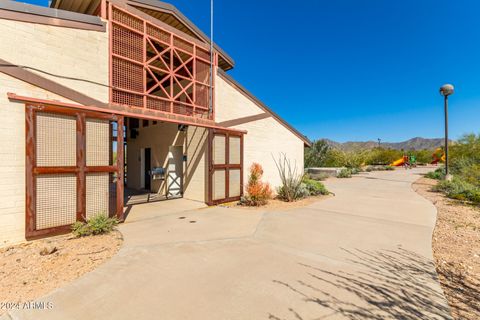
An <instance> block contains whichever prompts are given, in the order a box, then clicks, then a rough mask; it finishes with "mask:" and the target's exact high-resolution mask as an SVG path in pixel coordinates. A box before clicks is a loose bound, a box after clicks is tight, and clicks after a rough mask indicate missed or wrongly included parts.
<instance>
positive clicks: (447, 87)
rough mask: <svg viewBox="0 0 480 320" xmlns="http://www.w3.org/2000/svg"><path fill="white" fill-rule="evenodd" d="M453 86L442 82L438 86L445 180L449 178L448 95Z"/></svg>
mask: <svg viewBox="0 0 480 320" xmlns="http://www.w3.org/2000/svg"><path fill="white" fill-rule="evenodd" d="M453 91H454V88H453V86H452V85H451V84H444V85H443V86H441V87H440V94H441V95H442V96H443V97H444V108H445V180H451V179H452V177H451V176H450V174H449V173H448V96H449V95H451V94H453Z"/></svg>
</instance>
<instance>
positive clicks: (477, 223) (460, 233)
mask: <svg viewBox="0 0 480 320" xmlns="http://www.w3.org/2000/svg"><path fill="white" fill-rule="evenodd" d="M436 183H437V181H436V180H432V179H427V178H421V179H419V180H417V181H416V182H415V183H414V184H413V188H414V190H415V191H416V192H418V193H419V194H420V195H422V196H423V197H425V198H426V199H428V200H430V201H431V202H432V203H433V204H435V206H436V207H437V224H436V226H435V231H434V233H433V239H432V247H433V254H434V258H435V264H436V268H437V272H438V275H439V279H440V283H441V285H442V288H443V291H444V292H445V296H446V297H447V299H448V302H449V304H450V307H451V309H452V315H453V317H454V318H455V319H472V320H473V319H478V318H479V315H480V208H478V207H473V206H470V205H468V204H465V203H462V202H459V201H454V200H451V199H448V198H446V197H445V196H444V195H443V194H441V193H438V192H433V191H431V189H432V187H433V186H434V185H435V184H436Z"/></svg>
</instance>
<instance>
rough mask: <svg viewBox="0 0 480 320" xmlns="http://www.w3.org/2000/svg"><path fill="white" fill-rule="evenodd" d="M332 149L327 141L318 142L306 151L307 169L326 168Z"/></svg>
mask: <svg viewBox="0 0 480 320" xmlns="http://www.w3.org/2000/svg"><path fill="white" fill-rule="evenodd" d="M330 149H331V147H330V145H329V144H328V142H327V141H326V140H323V139H322V140H317V141H314V142H313V143H312V146H311V147H310V148H306V149H305V168H313V167H324V166H325V161H326V159H327V157H328V155H329V151H330Z"/></svg>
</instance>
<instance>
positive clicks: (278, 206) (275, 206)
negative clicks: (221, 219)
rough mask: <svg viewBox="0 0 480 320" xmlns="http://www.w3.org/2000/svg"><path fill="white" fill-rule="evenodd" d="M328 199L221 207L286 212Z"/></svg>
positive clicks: (314, 197)
mask: <svg viewBox="0 0 480 320" xmlns="http://www.w3.org/2000/svg"><path fill="white" fill-rule="evenodd" d="M330 197H332V195H326V196H323V195H321V196H311V197H308V198H305V199H300V200H298V201H293V202H286V201H283V200H280V199H272V200H269V201H268V203H267V204H266V205H264V206H260V207H250V206H242V205H239V204H238V202H230V203H225V204H222V205H221V206H222V207H228V208H240V209H245V210H267V211H280V210H288V209H295V208H301V207H305V206H308V205H310V204H312V203H314V202H318V201H321V200H325V199H328V198H330Z"/></svg>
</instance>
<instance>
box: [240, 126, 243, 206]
mask: <svg viewBox="0 0 480 320" xmlns="http://www.w3.org/2000/svg"><path fill="white" fill-rule="evenodd" d="M243 189H244V187H243V134H242V135H241V136H240V198H241V197H243Z"/></svg>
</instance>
